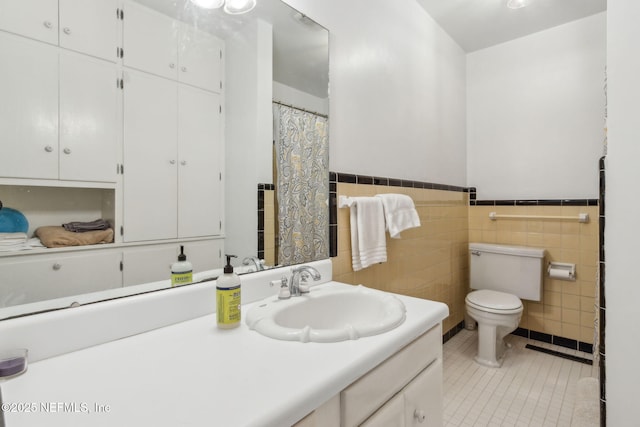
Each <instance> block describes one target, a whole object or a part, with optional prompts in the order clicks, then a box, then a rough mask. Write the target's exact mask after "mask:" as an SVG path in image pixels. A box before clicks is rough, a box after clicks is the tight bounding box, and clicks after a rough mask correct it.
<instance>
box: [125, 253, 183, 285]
mask: <svg viewBox="0 0 640 427" xmlns="http://www.w3.org/2000/svg"><path fill="white" fill-rule="evenodd" d="M175 246H176V245H154V246H145V247H141V248H127V249H125V250H124V252H123V254H122V283H123V284H124V286H132V285H139V284H141V283H150V282H156V281H159V280H171V264H172V263H174V262H176V256H177V254H176V249H175Z"/></svg>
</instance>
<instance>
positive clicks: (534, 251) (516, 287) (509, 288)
mask: <svg viewBox="0 0 640 427" xmlns="http://www.w3.org/2000/svg"><path fill="white" fill-rule="evenodd" d="M469 253H470V259H471V261H470V272H469V286H470V287H471V289H491V290H494V291H501V292H506V293H509V294H513V295H516V296H517V297H519V298H522V299H526V300H531V301H540V300H541V299H542V280H543V279H542V277H543V276H542V274H543V260H544V249H540V248H529V247H526V246H506V245H493V244H488V243H469Z"/></svg>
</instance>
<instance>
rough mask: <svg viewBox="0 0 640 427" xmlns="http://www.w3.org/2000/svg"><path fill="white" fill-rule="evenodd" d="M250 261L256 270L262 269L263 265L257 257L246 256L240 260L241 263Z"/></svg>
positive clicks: (246, 263)
mask: <svg viewBox="0 0 640 427" xmlns="http://www.w3.org/2000/svg"><path fill="white" fill-rule="evenodd" d="M251 263H253V265H255V266H256V271H261V270H264V266H263V265H262V263H261V262H260V260H259V259H258V257H255V256H248V257H246V258H245V259H243V260H242V265H249V264H251Z"/></svg>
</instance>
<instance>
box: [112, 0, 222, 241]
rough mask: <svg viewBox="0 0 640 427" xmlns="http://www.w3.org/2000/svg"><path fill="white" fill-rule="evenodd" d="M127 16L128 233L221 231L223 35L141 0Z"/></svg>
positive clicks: (129, 236) (128, 237)
mask: <svg viewBox="0 0 640 427" xmlns="http://www.w3.org/2000/svg"><path fill="white" fill-rule="evenodd" d="M124 16H125V17H124V30H123V31H124V32H123V34H124V37H123V45H124V56H123V65H124V72H123V77H124V103H123V105H124V107H123V108H124V150H123V153H124V159H123V162H124V168H125V173H124V177H123V182H124V204H123V206H124V221H123V225H124V235H123V239H124V241H126V242H134V241H147V240H162V239H175V238H188V237H202V236H217V235H220V234H221V233H222V223H221V221H222V197H223V194H222V181H221V180H222V166H223V160H222V159H223V156H224V151H223V133H222V125H221V123H222V122H221V117H222V99H221V93H220V92H221V87H222V83H221V81H222V80H221V78H222V42H221V41H220V40H219V39H217V38H216V37H214V36H212V35H210V34H206V33H203V32H202V31H199V30H196V29H194V28H192V27H189V26H188V25H186V24H184V23H180V22H178V21H176V20H174V19H171V18H169V17H167V16H165V15H162V14H160V13H158V12H156V11H153V10H151V9H148V8H146V7H144V6H142V5H140V4H137V3H135V2H130V1H127V2H125V11H124ZM141 29H144V31H141Z"/></svg>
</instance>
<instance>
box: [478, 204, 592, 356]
mask: <svg viewBox="0 0 640 427" xmlns="http://www.w3.org/2000/svg"><path fill="white" fill-rule="evenodd" d="M472 194H473V193H472ZM471 204H472V206H470V207H469V241H470V242H484V243H499V244H508V245H524V246H531V247H539V248H544V249H546V255H545V269H546V265H547V264H548V263H549V262H551V261H556V262H567V263H575V264H576V279H577V280H576V281H565V280H557V279H550V278H549V277H546V275H545V279H544V284H543V286H544V287H543V291H544V292H543V298H542V301H540V302H533V301H524V306H525V309H524V313H523V316H522V320H521V322H520V327H521V328H523V329H525V330H526V329H528V330H530V331H532V332H533V331H535V332H536V333H543V334H548V335H553V336H555V337H562V338H564V339H569V340H576V341H578V342H580V344H583V343H587V344H593V343H594V333H595V331H596V328H595V319H596V315H597V310H596V304H597V301H596V295H597V293H596V291H597V286H598V275H599V273H598V263H599V243H598V240H599V221H598V220H599V208H598V203H597V200H591V199H588V200H567V201H562V200H549V201H500V200H496V201H485V200H483V201H473V200H472V202H471ZM490 212H496V213H497V214H502V215H545V216H576V217H577V215H578V214H579V213H588V214H589V218H590V220H589V222H588V223H579V222H578V221H577V220H575V221H573V220H552V219H548V220H540V219H498V220H495V221H493V220H491V219H489V213H490ZM561 345H562V344H561ZM564 346H565V347H566V346H568V345H564Z"/></svg>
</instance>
